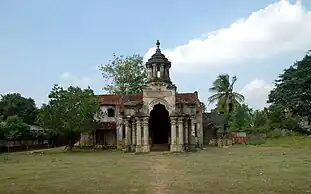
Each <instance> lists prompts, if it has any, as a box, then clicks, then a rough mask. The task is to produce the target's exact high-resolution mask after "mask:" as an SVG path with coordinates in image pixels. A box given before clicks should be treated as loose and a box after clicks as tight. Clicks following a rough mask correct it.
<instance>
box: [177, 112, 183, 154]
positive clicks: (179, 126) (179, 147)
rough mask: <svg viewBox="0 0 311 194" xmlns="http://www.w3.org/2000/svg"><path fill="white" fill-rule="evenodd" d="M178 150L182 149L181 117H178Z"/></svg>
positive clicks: (181, 150)
mask: <svg viewBox="0 0 311 194" xmlns="http://www.w3.org/2000/svg"><path fill="white" fill-rule="evenodd" d="M178 151H179V152H183V151H184V128H183V118H182V117H179V118H178Z"/></svg>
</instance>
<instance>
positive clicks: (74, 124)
mask: <svg viewBox="0 0 311 194" xmlns="http://www.w3.org/2000/svg"><path fill="white" fill-rule="evenodd" d="M49 99H50V101H49V103H48V104H44V105H43V106H42V107H41V109H40V110H39V113H38V123H39V124H40V126H42V127H43V128H46V129H49V130H53V131H54V132H55V133H58V134H62V135H64V136H66V137H67V138H68V149H71V148H72V146H73V143H74V140H75V139H76V137H77V136H78V135H79V134H80V133H82V132H88V131H91V130H92V129H94V127H95V124H96V123H97V121H96V116H97V115H98V114H99V113H100V106H99V100H98V98H97V97H96V96H95V95H94V92H93V90H91V89H90V88H88V89H81V88H79V87H72V86H70V87H69V88H68V89H64V88H62V87H60V86H58V85H55V86H54V88H53V89H52V91H51V93H50V94H49Z"/></svg>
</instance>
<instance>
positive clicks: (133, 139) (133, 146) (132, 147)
mask: <svg viewBox="0 0 311 194" xmlns="http://www.w3.org/2000/svg"><path fill="white" fill-rule="evenodd" d="M135 149H136V121H135V119H133V120H132V146H131V150H132V152H135Z"/></svg>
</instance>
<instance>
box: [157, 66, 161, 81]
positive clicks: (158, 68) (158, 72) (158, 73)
mask: <svg viewBox="0 0 311 194" xmlns="http://www.w3.org/2000/svg"><path fill="white" fill-rule="evenodd" d="M160 76H161V73H160V67H159V66H157V78H160Z"/></svg>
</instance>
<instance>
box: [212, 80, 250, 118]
mask: <svg viewBox="0 0 311 194" xmlns="http://www.w3.org/2000/svg"><path fill="white" fill-rule="evenodd" d="M236 80H237V78H236V76H233V77H232V79H231V82H230V76H229V75H228V74H221V75H219V76H218V77H217V79H216V80H215V81H214V82H213V86H212V87H211V88H210V89H209V90H210V92H212V93H215V94H213V95H212V96H210V97H209V98H208V101H209V104H211V103H216V105H217V110H218V111H219V112H224V113H226V114H227V113H229V112H231V111H232V109H233V107H235V106H236V105H240V103H242V102H243V101H244V100H245V99H244V96H243V95H241V94H239V93H237V92H235V91H233V86H234V83H235V82H236Z"/></svg>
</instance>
